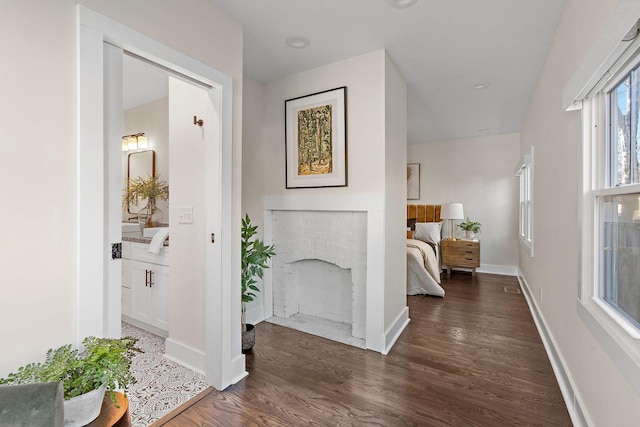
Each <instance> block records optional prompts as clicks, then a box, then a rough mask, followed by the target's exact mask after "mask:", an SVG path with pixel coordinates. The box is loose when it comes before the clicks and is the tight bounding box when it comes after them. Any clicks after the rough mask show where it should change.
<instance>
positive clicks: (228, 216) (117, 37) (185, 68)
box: [76, 5, 246, 390]
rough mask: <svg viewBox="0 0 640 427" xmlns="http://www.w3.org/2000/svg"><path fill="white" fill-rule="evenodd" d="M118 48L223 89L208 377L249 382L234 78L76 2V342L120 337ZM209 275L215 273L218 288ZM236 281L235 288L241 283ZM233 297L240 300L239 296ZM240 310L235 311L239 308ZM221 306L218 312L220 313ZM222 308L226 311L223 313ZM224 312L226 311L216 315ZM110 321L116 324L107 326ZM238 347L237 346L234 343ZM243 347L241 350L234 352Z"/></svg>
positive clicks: (208, 294)
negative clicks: (114, 109) (114, 271)
mask: <svg viewBox="0 0 640 427" xmlns="http://www.w3.org/2000/svg"><path fill="white" fill-rule="evenodd" d="M104 42H107V43H109V44H113V45H115V46H117V47H119V48H122V49H123V50H126V51H128V52H132V53H134V54H136V55H138V56H140V57H142V58H145V59H147V60H149V61H151V62H154V63H157V64H159V65H162V66H164V67H166V68H168V69H171V70H174V71H176V72H178V73H180V74H183V75H185V76H187V77H190V78H192V79H194V80H196V81H199V82H202V83H203V84H205V85H208V86H211V87H214V88H216V89H217V91H219V94H220V95H219V98H218V99H217V101H218V102H219V104H218V105H219V106H220V110H219V111H220V132H221V144H220V147H221V148H220V149H221V153H220V160H221V163H222V164H221V165H220V169H219V170H220V174H221V181H220V182H221V192H220V194H221V200H220V202H221V206H222V218H221V221H222V224H221V228H222V230H227V232H226V233H223V232H221V233H220V234H219V235H218V234H216V243H215V244H216V245H220V251H221V254H222V265H223V268H222V269H221V271H218V272H211V271H208V273H207V283H206V289H205V313H206V320H205V335H206V336H205V353H206V354H205V366H204V368H205V373H206V375H207V381H208V382H209V384H211V385H212V386H214V387H215V388H217V389H218V390H222V389H224V388H226V387H227V386H229V385H230V384H233V383H235V382H237V381H238V380H240V379H241V378H243V377H244V376H245V375H246V372H245V370H244V366H245V363H244V356H243V355H242V354H241V353H240V347H239V343H240V333H241V332H240V331H241V328H240V294H239V292H236V293H237V294H238V295H235V294H234V293H233V292H232V290H233V289H239V287H240V285H239V279H240V275H239V272H237V274H234V271H233V269H232V268H231V267H230V266H232V265H239V256H240V253H239V251H238V253H237V254H235V253H234V247H235V246H237V245H233V236H234V235H235V234H236V233H232V232H229V231H228V230H233V224H234V221H233V211H232V207H233V194H234V192H233V181H232V178H233V157H232V150H233V140H232V123H233V121H232V110H233V84H232V83H233V80H232V78H231V77H230V76H228V75H226V74H224V73H222V72H220V71H217V70H215V69H213V68H212V67H210V66H208V65H205V64H203V63H201V62H199V61H197V60H195V59H193V58H191V57H189V56H186V55H184V54H182V53H180V52H178V51H176V50H174V49H171V48H169V47H167V46H165V45H163V44H161V43H159V42H157V41H155V40H153V39H151V38H149V37H147V36H144V35H143V34H140V33H138V32H136V31H134V30H132V29H130V28H128V27H125V26H124V25H122V24H119V23H117V22H115V21H113V20H111V19H109V18H107V17H105V16H103V15H101V14H99V13H97V12H95V11H93V10H91V9H89V8H87V7H86V6H83V5H78V129H77V135H78V140H77V150H78V154H77V159H78V176H77V182H78V187H77V191H78V196H77V197H78V198H77V206H78V211H77V215H78V221H77V224H78V228H77V254H78V259H77V265H78V269H77V310H78V311H77V334H76V339H77V341H78V343H79V342H80V341H81V340H82V339H83V338H84V337H86V336H89V335H95V336H119V335H118V334H119V331H113V330H111V329H113V326H109V325H113V324H114V322H113V319H110V317H109V316H113V313H111V314H110V311H111V310H109V307H107V305H106V303H107V301H106V299H105V295H104V293H105V292H104V289H105V286H106V285H107V279H106V274H107V272H106V270H107V269H106V267H105V263H107V262H109V261H108V257H109V256H110V242H109V241H108V240H107V238H106V234H105V226H104V224H105V223H106V220H107V214H106V212H107V210H106V206H105V194H104V191H105V190H104V189H105V182H104V181H105V179H104V177H105V170H104V165H105V161H104V160H105V157H104V156H105V150H104V148H105V146H104V144H105V141H104V139H105V138H104V130H105V123H104V99H103V98H104V93H103V92H104V91H103V89H104V81H103V66H104V64H103V43H104ZM210 274H217V275H218V277H217V279H218V280H216V281H214V282H217V285H214V284H212V283H211V280H210ZM236 282H237V283H236ZM234 296H235V297H234ZM236 306H237V307H236ZM216 308H217V309H216ZM220 309H222V310H220ZM218 310H220V311H218ZM109 320H111V322H110V321H109ZM236 344H237V345H236ZM235 347H238V348H235Z"/></svg>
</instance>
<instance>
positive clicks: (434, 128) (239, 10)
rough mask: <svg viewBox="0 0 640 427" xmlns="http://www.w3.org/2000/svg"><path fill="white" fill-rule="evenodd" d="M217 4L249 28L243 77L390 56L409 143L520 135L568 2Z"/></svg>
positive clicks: (301, 0)
mask: <svg viewBox="0 0 640 427" xmlns="http://www.w3.org/2000/svg"><path fill="white" fill-rule="evenodd" d="M210 1H211V2H212V3H213V4H215V5H216V6H218V7H219V8H221V9H223V10H224V11H226V12H227V13H228V14H229V15H231V16H233V17H234V18H235V19H237V20H238V21H239V22H240V23H242V24H243V25H244V70H245V74H246V75H247V76H248V77H250V78H253V79H255V80H258V81H261V82H269V81H272V80H274V79H278V78H281V77H284V76H288V75H291V74H294V73H298V72H301V71H305V70H309V69H312V68H316V67H319V66H322V65H326V64H329V63H332V62H336V61H339V60H342V59H346V58H350V57H353V56H356V55H359V54H362V53H366V52H371V51H374V50H377V49H381V48H385V49H386V50H387V51H388V53H389V56H390V57H391V59H392V60H393V62H394V63H395V64H396V66H397V67H398V69H399V71H400V73H401V75H402V76H403V77H404V79H405V81H406V83H407V89H408V94H409V95H408V139H409V143H419V142H429V141H441V140H449V139H458V138H468V137H476V136H482V135H496V134H504V133H510V132H519V131H520V129H521V127H522V123H523V120H524V117H525V114H526V111H527V108H528V106H529V104H530V102H531V98H532V96H533V93H534V90H535V87H536V84H537V82H538V79H539V77H540V73H541V71H542V67H543V65H544V61H545V59H546V57H547V53H548V50H549V46H550V44H551V40H552V39H553V35H554V32H555V29H556V26H557V23H558V20H559V17H560V14H561V13H562V9H563V7H564V3H565V0H418V1H417V2H416V4H414V5H413V6H411V7H409V8H405V9H394V8H392V7H390V6H389V4H388V1H389V0H315V1H314V0H259V1H256V0H210ZM401 2H402V0H401ZM289 36H305V37H307V38H308V39H310V41H311V44H310V45H309V47H307V48H306V49H292V48H290V47H288V46H286V45H285V39H286V38H287V37H289ZM478 83H489V87H488V88H486V89H483V90H476V89H473V86H474V85H476V84H478Z"/></svg>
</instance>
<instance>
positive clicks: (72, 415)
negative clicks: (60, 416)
mask: <svg viewBox="0 0 640 427" xmlns="http://www.w3.org/2000/svg"><path fill="white" fill-rule="evenodd" d="M105 390H106V388H105V386H101V387H100V388H99V389H97V390H93V391H90V392H89V393H85V394H81V395H80V396H76V397H72V398H71V399H69V400H65V401H64V425H65V426H68V427H76V426H84V425H87V424H89V423H90V422H91V421H93V420H95V419H96V418H98V415H100V409H102V400H103V399H104V392H105Z"/></svg>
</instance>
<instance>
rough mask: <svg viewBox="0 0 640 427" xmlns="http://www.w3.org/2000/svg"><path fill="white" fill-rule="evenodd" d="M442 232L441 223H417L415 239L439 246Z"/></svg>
mask: <svg viewBox="0 0 640 427" xmlns="http://www.w3.org/2000/svg"><path fill="white" fill-rule="evenodd" d="M441 230H442V223H441V222H418V223H416V233H415V234H414V237H413V238H414V239H417V240H422V241H423V242H427V243H433V244H434V245H438V244H440V240H441V237H442V231H441Z"/></svg>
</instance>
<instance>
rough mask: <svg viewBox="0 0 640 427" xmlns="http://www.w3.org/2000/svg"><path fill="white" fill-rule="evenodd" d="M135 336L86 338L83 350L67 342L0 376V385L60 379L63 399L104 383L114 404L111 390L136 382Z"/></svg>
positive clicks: (136, 351)
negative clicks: (133, 363)
mask: <svg viewBox="0 0 640 427" xmlns="http://www.w3.org/2000/svg"><path fill="white" fill-rule="evenodd" d="M137 342H138V339H137V338H133V337H124V338H96V337H87V338H85V339H84V340H83V341H82V345H83V346H84V348H85V349H84V351H82V352H80V351H79V350H77V349H74V348H72V347H71V344H67V345H64V346H62V347H58V348H56V349H55V350H54V349H50V350H49V351H47V356H46V359H45V361H44V362H38V363H29V364H28V365H26V366H23V367H21V368H19V369H18V371H17V372H15V373H11V374H9V375H8V376H7V377H6V378H2V379H0V384H31V383H39V382H49V381H62V387H63V389H64V399H65V400H69V399H71V398H72V397H76V396H80V395H82V394H85V393H88V392H90V391H92V390H95V389H98V388H100V386H101V385H104V386H105V387H106V389H107V390H108V391H109V393H110V397H111V400H112V401H113V403H114V404H115V403H116V394H115V390H117V389H123V390H124V391H125V393H126V390H127V388H128V387H129V385H132V384H135V383H136V378H135V377H134V376H133V374H132V373H131V362H132V358H133V356H134V355H135V354H136V353H141V352H142V350H140V349H139V348H137V347H136V343H137Z"/></svg>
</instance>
